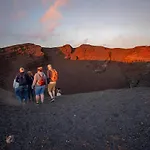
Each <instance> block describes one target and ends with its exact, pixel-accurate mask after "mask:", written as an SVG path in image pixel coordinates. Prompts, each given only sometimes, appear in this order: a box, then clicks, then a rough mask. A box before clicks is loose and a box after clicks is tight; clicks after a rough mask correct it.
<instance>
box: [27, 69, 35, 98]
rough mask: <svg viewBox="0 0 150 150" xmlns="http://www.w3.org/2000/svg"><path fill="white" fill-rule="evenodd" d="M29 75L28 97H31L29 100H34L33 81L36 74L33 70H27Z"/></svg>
mask: <svg viewBox="0 0 150 150" xmlns="http://www.w3.org/2000/svg"><path fill="white" fill-rule="evenodd" d="M27 74H28V76H29V82H28V97H29V101H31V98H32V101H34V90H33V89H32V83H33V80H34V76H33V73H32V72H31V71H28V72H27Z"/></svg>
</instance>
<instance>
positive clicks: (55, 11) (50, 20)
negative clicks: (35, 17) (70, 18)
mask: <svg viewBox="0 0 150 150" xmlns="http://www.w3.org/2000/svg"><path fill="white" fill-rule="evenodd" d="M49 1H51V2H52V0H49ZM53 2H54V3H53V4H52V5H51V6H50V7H49V8H48V10H47V11H46V12H45V13H44V14H43V16H42V17H41V18H40V22H41V23H42V25H43V34H44V35H45V36H46V37H48V36H49V35H50V34H54V31H55V29H56V28H57V27H58V26H60V20H61V19H62V18H63V17H62V16H63V15H62V13H61V12H60V11H59V9H60V8H61V7H62V6H65V5H67V3H68V0H53ZM42 3H43V4H46V3H48V0H42Z"/></svg>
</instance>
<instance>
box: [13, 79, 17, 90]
mask: <svg viewBox="0 0 150 150" xmlns="http://www.w3.org/2000/svg"><path fill="white" fill-rule="evenodd" d="M15 85H16V79H14V82H13V88H15Z"/></svg>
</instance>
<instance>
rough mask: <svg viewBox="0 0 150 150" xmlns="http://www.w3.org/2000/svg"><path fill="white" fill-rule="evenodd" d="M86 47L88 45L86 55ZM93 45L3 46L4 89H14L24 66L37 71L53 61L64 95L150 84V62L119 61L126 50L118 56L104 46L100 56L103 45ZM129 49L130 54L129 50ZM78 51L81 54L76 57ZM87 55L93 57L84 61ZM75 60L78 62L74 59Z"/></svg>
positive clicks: (1, 82) (1, 79)
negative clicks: (53, 46) (52, 46)
mask: <svg viewBox="0 0 150 150" xmlns="http://www.w3.org/2000/svg"><path fill="white" fill-rule="evenodd" d="M82 48H83V49H84V48H86V51H85V54H86V55H85V57H84V52H83V51H82ZM91 48H92V46H88V45H82V46H81V47H79V48H76V49H74V48H72V47H71V46H70V45H65V46H63V47H55V48H42V47H40V46H38V45H35V44H29V43H28V44H22V45H15V46H12V47H5V48H2V49H1V52H0V64H1V69H0V88H3V89H6V90H9V91H12V90H13V89H12V82H13V79H14V78H15V76H16V74H17V73H18V69H19V67H20V66H23V67H24V68H25V69H26V71H28V70H31V71H32V72H33V73H35V72H36V68H37V67H38V66H43V68H44V72H46V69H47V68H46V66H47V64H49V63H51V64H52V65H53V67H54V68H56V69H57V71H58V73H59V80H58V83H57V87H59V88H61V89H62V91H63V93H64V94H73V93H83V92H91V91H99V90H106V89H116V88H117V89H118V88H125V87H134V86H149V85H150V80H149V79H150V65H149V63H146V62H138V63H123V62H116V61H113V60H114V59H117V60H119V59H120V56H121V58H122V59H123V56H124V53H122V55H121V54H120V53H121V52H120V53H117V52H116V54H119V55H118V57H116V58H115V57H114V56H115V55H112V53H110V51H108V50H105V49H104V48H103V47H101V49H102V51H103V52H104V53H102V54H101V55H98V54H99V53H98V52H99V49H98V48H99V47H93V50H91ZM89 51H91V53H89ZM116 51H117V49H116ZM118 51H119V49H118ZM124 51H125V50H124ZM128 51H129V50H127V52H126V53H129V52H128ZM141 51H142V50H141ZM77 52H80V53H77ZM95 52H97V54H96V53H95ZM130 53H131V52H130ZM139 53H140V51H139ZM76 54H78V57H76V58H75V56H76ZM95 54H96V55H95ZM81 56H82V57H81ZM130 56H131V55H130ZM84 58H88V59H89V60H86V59H85V60H84ZM99 58H100V59H99ZM102 58H103V59H102ZM74 59H76V61H72V60H74ZM91 59H92V60H91ZM93 59H98V60H93ZM80 60H82V61H80ZM104 60H107V61H104Z"/></svg>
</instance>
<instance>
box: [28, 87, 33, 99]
mask: <svg viewBox="0 0 150 150" xmlns="http://www.w3.org/2000/svg"><path fill="white" fill-rule="evenodd" d="M34 96H35V94H34V90H33V89H32V86H31V85H28V97H29V100H31V99H32V101H34Z"/></svg>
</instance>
